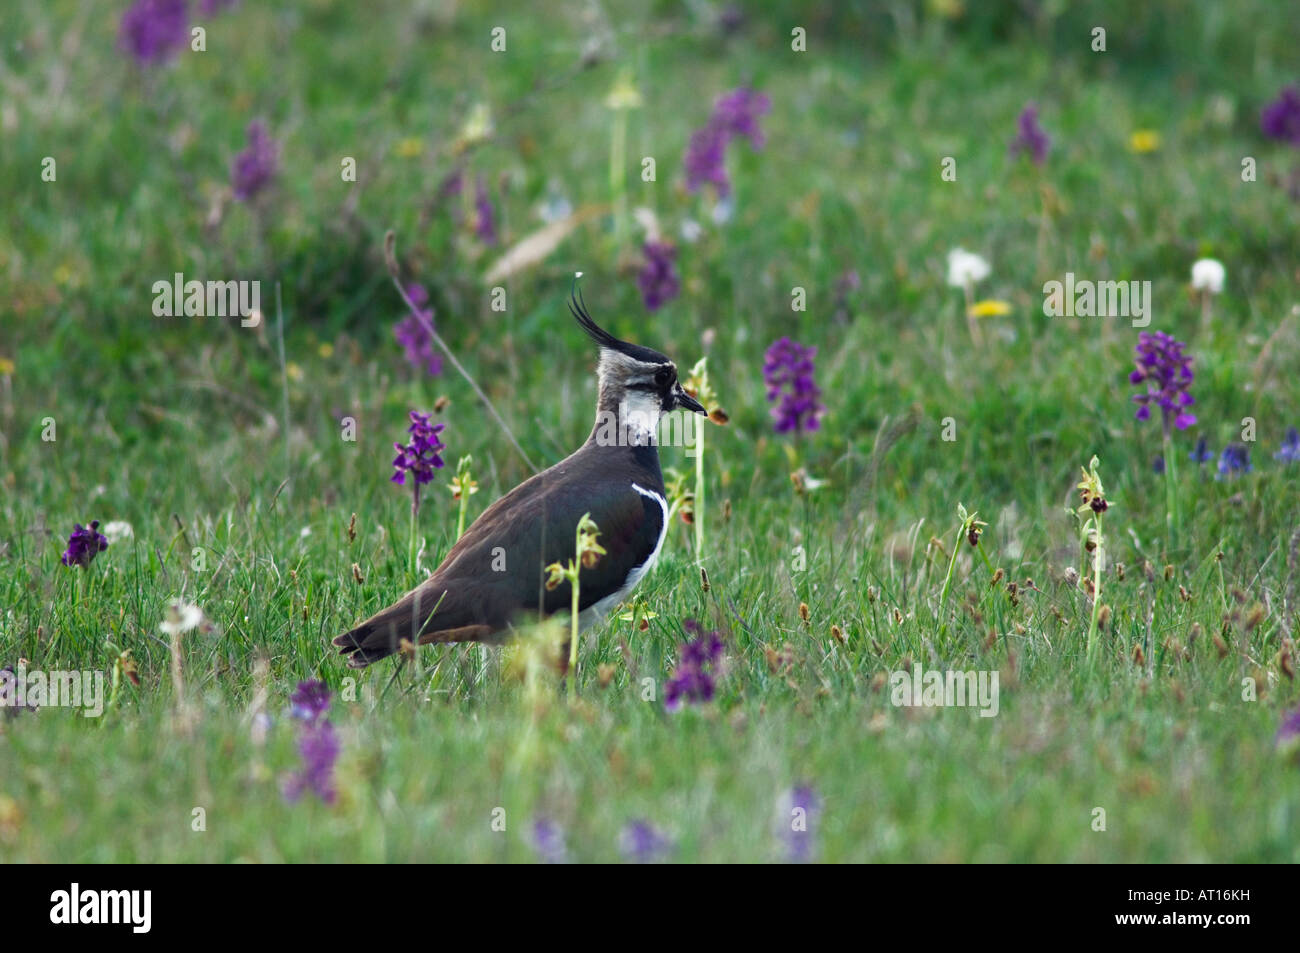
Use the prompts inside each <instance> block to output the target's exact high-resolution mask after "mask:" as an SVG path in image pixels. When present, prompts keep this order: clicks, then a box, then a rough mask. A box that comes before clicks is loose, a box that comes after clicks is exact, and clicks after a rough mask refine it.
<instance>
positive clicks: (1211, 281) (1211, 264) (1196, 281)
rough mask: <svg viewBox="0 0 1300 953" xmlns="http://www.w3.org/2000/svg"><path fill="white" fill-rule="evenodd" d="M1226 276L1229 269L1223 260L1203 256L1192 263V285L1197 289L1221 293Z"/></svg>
mask: <svg viewBox="0 0 1300 953" xmlns="http://www.w3.org/2000/svg"><path fill="white" fill-rule="evenodd" d="M1226 276H1227V271H1226V270H1225V269H1224V267H1223V262H1221V261H1215V260H1214V259H1213V258H1201V259H1198V260H1197V261H1195V262H1193V263H1192V287H1193V288H1195V289H1196V290H1197V291H1208V292H1209V293H1210V294H1212V295H1217V294H1219V293H1221V292H1222V291H1223V279H1224V278H1225V277H1226Z"/></svg>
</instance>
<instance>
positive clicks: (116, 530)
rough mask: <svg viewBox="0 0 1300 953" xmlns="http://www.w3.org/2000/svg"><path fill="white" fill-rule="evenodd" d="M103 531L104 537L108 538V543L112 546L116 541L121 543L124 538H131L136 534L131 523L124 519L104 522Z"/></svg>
mask: <svg viewBox="0 0 1300 953" xmlns="http://www.w3.org/2000/svg"><path fill="white" fill-rule="evenodd" d="M103 533H104V538H105V539H107V540H108V544H109V545H110V546H111V545H113V544H114V543H120V542H121V541H122V540H124V539H130V538H131V537H132V536H134V535H135V530H134V529H133V528H132V526H131V524H130V523H127V522H125V521H123V520H113V521H112V522H110V523H105V524H104V526H103Z"/></svg>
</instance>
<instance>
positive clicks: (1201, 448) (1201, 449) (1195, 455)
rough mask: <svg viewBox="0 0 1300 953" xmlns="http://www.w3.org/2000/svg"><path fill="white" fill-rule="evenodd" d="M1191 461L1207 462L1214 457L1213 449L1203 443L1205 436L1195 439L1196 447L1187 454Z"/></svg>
mask: <svg viewBox="0 0 1300 953" xmlns="http://www.w3.org/2000/svg"><path fill="white" fill-rule="evenodd" d="M1187 459H1189V460H1191V461H1192V462H1193V463H1209V462H1210V461H1211V460H1213V459H1214V451H1213V450H1211V449H1209V448H1208V447H1207V446H1206V445H1205V438H1204V437H1202V438H1201V439H1200V440H1198V441H1196V449H1195V450H1193V451H1192V452H1191V453H1189V454H1188V455H1187Z"/></svg>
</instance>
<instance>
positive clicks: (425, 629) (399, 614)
mask: <svg viewBox="0 0 1300 953" xmlns="http://www.w3.org/2000/svg"><path fill="white" fill-rule="evenodd" d="M440 595H441V598H438V597H435V598H433V599H430V598H429V594H428V592H427V591H424V589H423V587H421V588H420V589H416V590H415V591H414V592H410V593H408V594H407V595H406V596H405V597H404V598H402V599H401V600H399V601H398V602H397V603H396V604H394V605H391V606H389V607H388V608H387V609H382V610H380V611H379V612H376V613H375V614H374V615H372V616H371V617H370V618H369V619H367V620H366V621H365V622H362V623H361V624H360V625H358V626H357V627H356V628H354V629H351V630H350V631H348V632H344V633H343V634H342V635H340V636H338V637H337V638H335V639H334V644H335V645H337V646H338V647H339V650H340V653H341V654H342V655H345V656H347V660H348V666H349V667H350V668H365V667H366V666H367V665H371V664H373V663H375V662H378V661H379V660H380V659H384V658H387V657H388V656H390V655H392V654H393V653H395V652H397V651H399V650H400V649H402V648H403V645H402V643H403V642H405V643H407V645H409V646H410V647H411V648H414V647H415V646H416V645H417V644H419V645H427V644H429V643H431V642H481V641H486V640H489V639H490V638H491V634H492V629H491V627H490V626H487V625H483V624H474V623H471V624H465V623H466V622H468V621H469V620H467V619H460V618H458V617H457V616H458V615H460V613H456V612H454V611H451V609H450V607H449V606H447V605H446V604H445V601H444V600H445V599H446V594H445V593H442V594H440ZM421 603H423V605H421Z"/></svg>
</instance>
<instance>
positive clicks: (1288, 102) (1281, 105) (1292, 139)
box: [1259, 86, 1300, 146]
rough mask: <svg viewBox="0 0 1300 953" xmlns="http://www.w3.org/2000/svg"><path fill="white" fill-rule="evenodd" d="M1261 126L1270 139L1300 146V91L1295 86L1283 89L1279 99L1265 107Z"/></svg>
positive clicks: (1260, 117) (1260, 122)
mask: <svg viewBox="0 0 1300 953" xmlns="http://www.w3.org/2000/svg"><path fill="white" fill-rule="evenodd" d="M1259 125H1260V128H1261V129H1263V130H1264V135H1266V136H1268V137H1269V138H1270V139H1278V140H1280V141H1282V142H1289V143H1290V144H1291V145H1293V146H1300V90H1297V89H1296V87H1294V86H1288V87H1286V88H1285V89H1283V90H1282V92H1281V93H1279V94H1278V97H1277V99H1275V100H1273V102H1271V103H1269V104H1268V105H1267V106H1265V107H1264V111H1263V112H1262V113H1260V116H1259Z"/></svg>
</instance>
